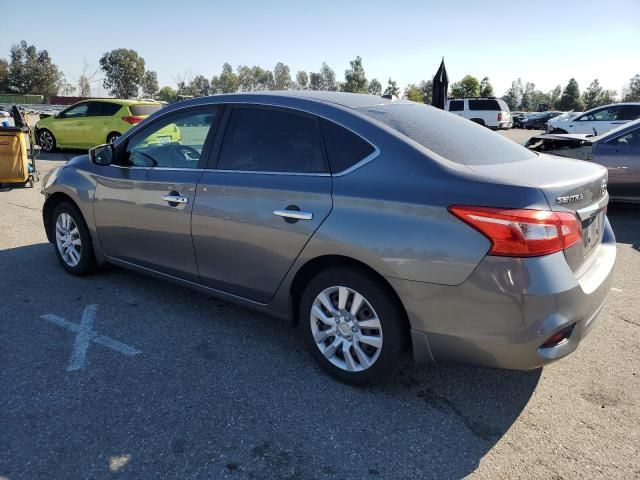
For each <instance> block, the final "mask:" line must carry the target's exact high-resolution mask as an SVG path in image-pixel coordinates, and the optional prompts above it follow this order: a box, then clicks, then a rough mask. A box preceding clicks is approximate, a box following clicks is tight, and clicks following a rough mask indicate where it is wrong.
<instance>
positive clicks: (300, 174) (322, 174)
mask: <svg viewBox="0 0 640 480" xmlns="http://www.w3.org/2000/svg"><path fill="white" fill-rule="evenodd" d="M207 172H220V173H242V174H255V175H294V176H297V177H330V176H331V174H330V173H327V172H317V173H313V172H270V171H261V170H223V169H220V168H208V169H207Z"/></svg>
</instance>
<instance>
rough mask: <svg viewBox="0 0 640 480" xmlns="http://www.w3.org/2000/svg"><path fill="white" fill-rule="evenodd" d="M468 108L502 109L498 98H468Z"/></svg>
mask: <svg viewBox="0 0 640 480" xmlns="http://www.w3.org/2000/svg"><path fill="white" fill-rule="evenodd" d="M469 110H495V111H500V110H502V106H501V105H500V102H498V100H469Z"/></svg>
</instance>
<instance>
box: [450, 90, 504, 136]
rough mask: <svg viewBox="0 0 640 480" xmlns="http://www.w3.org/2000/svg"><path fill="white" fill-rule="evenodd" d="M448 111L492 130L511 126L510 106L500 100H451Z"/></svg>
mask: <svg viewBox="0 0 640 480" xmlns="http://www.w3.org/2000/svg"><path fill="white" fill-rule="evenodd" d="M446 110H447V111H448V112H451V113H455V114H456V115H460V116H461V117H464V118H468V119H469V120H471V121H472V122H476V123H479V124H480V125H484V126H485V127H489V128H490V129H492V130H497V129H499V128H509V127H510V126H511V111H510V110H509V106H508V105H507V104H506V103H505V102H504V100H500V99H499V98H493V97H484V98H476V97H474V98H450V99H449V100H447V105H446Z"/></svg>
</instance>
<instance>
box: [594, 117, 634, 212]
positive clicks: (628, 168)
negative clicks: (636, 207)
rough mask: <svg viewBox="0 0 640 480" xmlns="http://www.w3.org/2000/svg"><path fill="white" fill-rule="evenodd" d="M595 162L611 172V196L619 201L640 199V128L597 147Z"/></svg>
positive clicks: (609, 187)
mask: <svg viewBox="0 0 640 480" xmlns="http://www.w3.org/2000/svg"><path fill="white" fill-rule="evenodd" d="M595 161H596V162H598V163H600V164H601V165H604V166H605V167H607V170H608V171H609V186H608V189H609V194H610V195H611V196H612V197H614V198H617V199H626V200H636V201H637V200H638V199H640V127H638V128H635V129H633V130H631V131H627V132H625V133H623V134H622V135H620V136H618V137H616V138H612V139H611V140H609V141H607V142H606V143H600V144H598V145H597V147H596V152H595Z"/></svg>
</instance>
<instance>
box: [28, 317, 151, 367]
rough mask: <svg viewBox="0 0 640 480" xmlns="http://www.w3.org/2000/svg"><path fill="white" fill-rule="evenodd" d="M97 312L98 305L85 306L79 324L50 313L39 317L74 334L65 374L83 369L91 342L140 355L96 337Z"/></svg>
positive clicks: (135, 351) (127, 346) (125, 352)
mask: <svg viewBox="0 0 640 480" xmlns="http://www.w3.org/2000/svg"><path fill="white" fill-rule="evenodd" d="M97 310H98V305H87V306H86V307H85V309H84V312H83V313H82V319H81V320H80V323H79V324H78V323H73V322H70V321H69V320H67V319H66V318H62V317H59V316H58V315H54V314H52V313H47V314H46V315H42V316H41V317H40V318H43V319H44V320H46V321H48V322H51V323H53V324H54V325H58V326H59V327H62V328H66V329H67V330H69V331H71V332H75V333H76V338H75V340H74V342H73V351H72V352H71V358H70V359H69V365H68V366H67V372H72V371H74V370H80V369H81V368H83V367H84V363H85V360H86V357H87V349H88V348H89V344H90V343H91V342H94V343H97V344H98V345H102V346H103V347H107V348H110V349H111V350H115V351H116V352H120V353H122V354H123V355H127V356H133V355H137V354H138V353H140V351H139V350H136V349H135V348H133V347H130V346H129V345H127V344H125V343H122V342H119V341H117V340H114V339H113V338H111V337H107V336H105V335H98V333H97V332H96V331H95V330H94V329H93V323H94V321H95V318H96V312H97Z"/></svg>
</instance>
